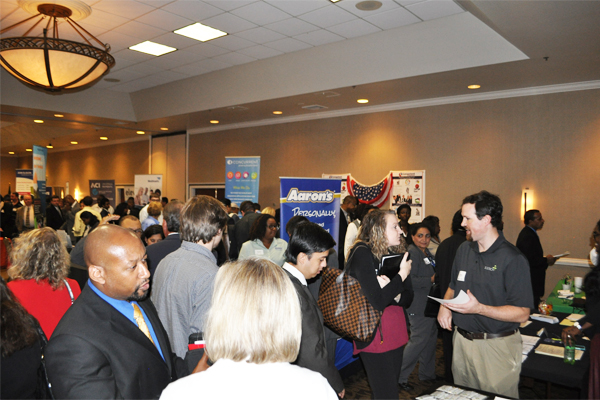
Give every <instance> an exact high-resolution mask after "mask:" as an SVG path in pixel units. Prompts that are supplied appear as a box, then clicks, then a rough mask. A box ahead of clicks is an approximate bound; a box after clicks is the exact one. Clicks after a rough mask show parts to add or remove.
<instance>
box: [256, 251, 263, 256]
mask: <svg viewBox="0 0 600 400" xmlns="http://www.w3.org/2000/svg"><path fill="white" fill-rule="evenodd" d="M254 255H255V256H264V255H265V252H264V251H263V250H254Z"/></svg>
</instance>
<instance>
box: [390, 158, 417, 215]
mask: <svg viewBox="0 0 600 400" xmlns="http://www.w3.org/2000/svg"><path fill="white" fill-rule="evenodd" d="M392 176H393V182H394V186H393V187H392V196H391V198H392V200H391V207H390V208H391V209H393V210H396V209H397V208H398V207H400V205H402V204H408V205H409V206H410V208H411V211H412V212H411V215H410V220H409V221H408V222H409V223H411V224H414V223H418V222H421V221H423V218H425V171H424V170H420V171H392Z"/></svg>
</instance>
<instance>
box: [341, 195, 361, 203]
mask: <svg viewBox="0 0 600 400" xmlns="http://www.w3.org/2000/svg"><path fill="white" fill-rule="evenodd" d="M349 203H354V204H358V199H357V198H356V197H354V196H346V197H344V201H343V202H342V204H349Z"/></svg>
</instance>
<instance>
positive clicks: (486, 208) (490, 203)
mask: <svg viewBox="0 0 600 400" xmlns="http://www.w3.org/2000/svg"><path fill="white" fill-rule="evenodd" d="M462 203H463V205H465V204H473V205H475V214H476V215H477V219H480V220H481V219H482V218H483V217H485V216H486V215H489V216H490V217H491V218H492V221H491V223H492V226H493V227H494V228H498V227H499V226H500V225H501V224H502V210H503V208H502V202H501V201H500V197H499V196H497V195H495V194H492V193H490V192H488V191H487V190H482V191H481V192H479V193H475V194H472V195H470V196H467V197H465V198H464V200H463V202H462Z"/></svg>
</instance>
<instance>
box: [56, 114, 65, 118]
mask: <svg viewBox="0 0 600 400" xmlns="http://www.w3.org/2000/svg"><path fill="white" fill-rule="evenodd" d="M54 116H55V117H56V118H63V117H64V115H62V114H54Z"/></svg>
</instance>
